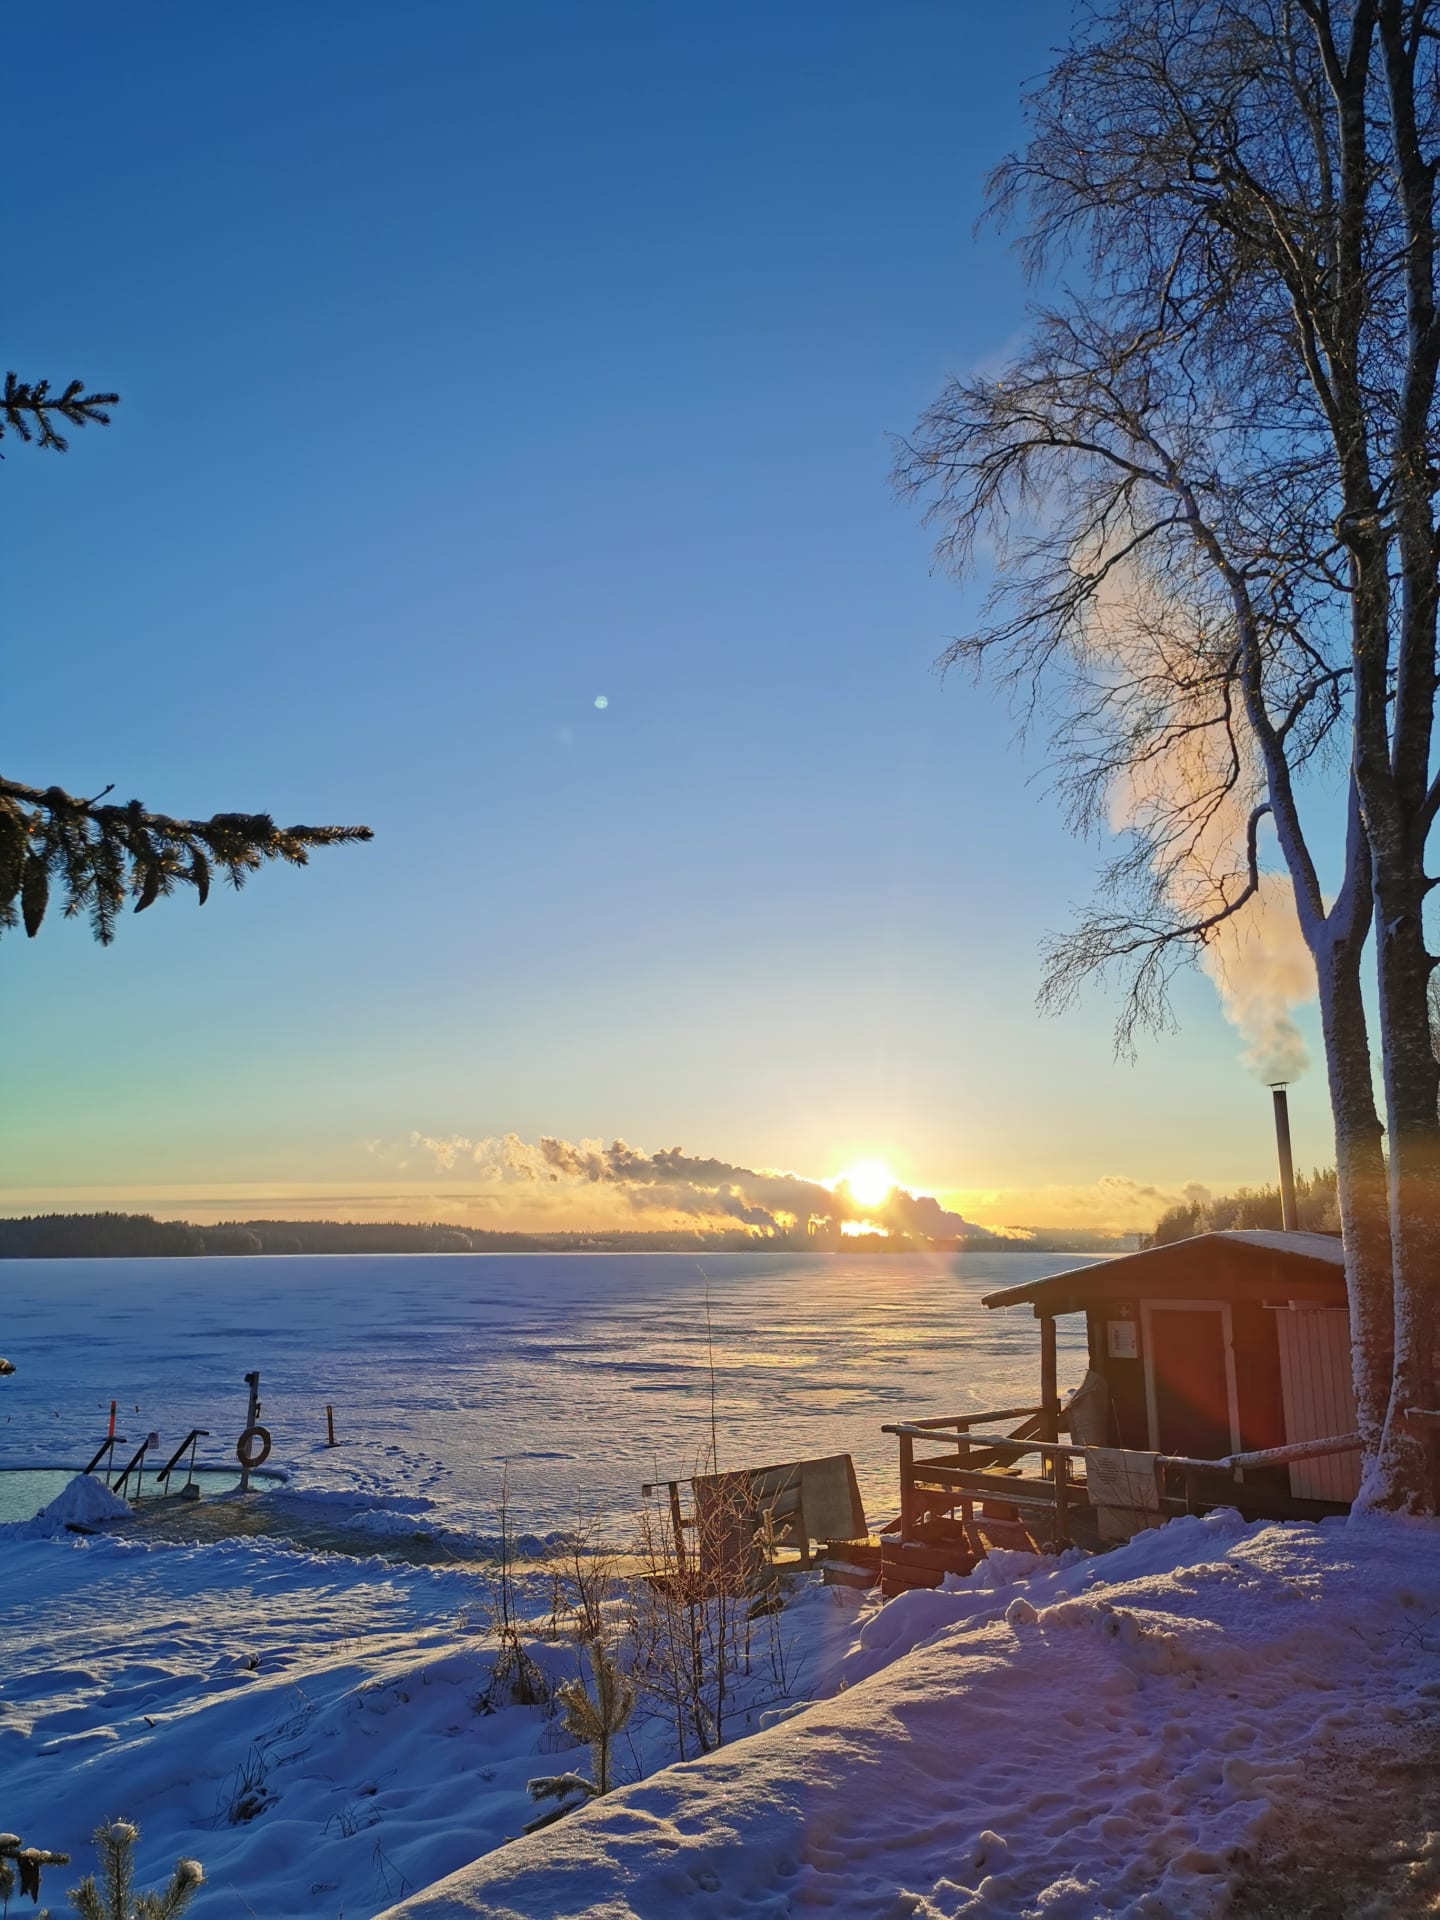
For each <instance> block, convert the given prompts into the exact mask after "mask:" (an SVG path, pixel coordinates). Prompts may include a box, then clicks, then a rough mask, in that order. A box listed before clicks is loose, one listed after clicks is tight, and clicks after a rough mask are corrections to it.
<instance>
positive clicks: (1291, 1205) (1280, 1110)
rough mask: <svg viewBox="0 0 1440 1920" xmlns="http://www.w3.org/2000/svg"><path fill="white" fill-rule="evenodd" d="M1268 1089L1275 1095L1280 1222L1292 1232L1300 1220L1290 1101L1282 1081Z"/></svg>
mask: <svg viewBox="0 0 1440 1920" xmlns="http://www.w3.org/2000/svg"><path fill="white" fill-rule="evenodd" d="M1270 1091H1271V1093H1272V1094H1273V1095H1274V1096H1275V1150H1276V1152H1277V1153H1278V1154H1279V1156H1280V1222H1281V1225H1282V1226H1283V1228H1284V1230H1285V1232H1286V1233H1294V1232H1295V1231H1296V1229H1297V1228H1298V1226H1299V1224H1300V1222H1299V1219H1298V1217H1297V1215H1296V1210H1295V1161H1294V1159H1293V1158H1292V1156H1291V1153H1290V1103H1289V1101H1288V1100H1287V1099H1286V1098H1285V1087H1284V1084H1283V1082H1282V1084H1281V1085H1280V1086H1278V1087H1272V1088H1271V1089H1270Z"/></svg>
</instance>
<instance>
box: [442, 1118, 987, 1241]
mask: <svg viewBox="0 0 1440 1920" xmlns="http://www.w3.org/2000/svg"><path fill="white" fill-rule="evenodd" d="M410 1146H411V1149H412V1150H413V1151H415V1152H418V1153H421V1154H424V1155H425V1156H427V1158H428V1159H429V1160H430V1161H431V1162H432V1163H433V1165H434V1166H435V1167H436V1168H437V1169H438V1170H439V1171H440V1172H442V1173H443V1174H447V1175H456V1174H463V1175H464V1176H466V1177H467V1178H469V1179H471V1180H474V1181H476V1182H477V1183H478V1184H479V1185H480V1186H482V1187H483V1188H485V1189H487V1190H490V1191H493V1192H494V1193H495V1195H496V1200H497V1201H499V1200H501V1199H502V1197H503V1198H504V1199H506V1200H508V1201H509V1202H510V1203H511V1204H516V1203H519V1204H522V1205H523V1204H524V1202H525V1201H527V1200H528V1201H530V1202H532V1203H533V1204H537V1205H540V1206H543V1207H544V1208H545V1211H547V1212H549V1211H552V1210H554V1211H557V1212H558V1211H559V1210H560V1208H561V1206H562V1205H563V1206H564V1210H565V1211H566V1212H567V1213H572V1214H573V1213H574V1212H575V1211H576V1210H577V1206H578V1207H583V1206H584V1205H585V1203H586V1202H587V1200H588V1202H589V1203H590V1204H591V1207H592V1211H593V1212H594V1213H595V1215H596V1219H595V1221H594V1224H595V1225H597V1226H601V1225H603V1226H613V1225H614V1224H615V1216H616V1214H617V1213H620V1214H623V1215H628V1216H631V1223H632V1224H635V1225H640V1224H653V1225H655V1226H660V1225H663V1224H670V1223H674V1222H678V1221H682V1220H683V1221H685V1222H688V1223H690V1224H693V1225H709V1226H732V1227H733V1226H741V1227H745V1228H747V1229H749V1230H750V1231H751V1232H753V1233H755V1234H757V1235H771V1234H779V1233H784V1232H787V1231H791V1230H794V1229H797V1228H798V1229H800V1230H802V1231H803V1229H804V1228H805V1226H806V1224H807V1223H808V1222H809V1221H812V1220H813V1221H817V1222H828V1223H830V1224H832V1225H833V1224H841V1225H843V1224H845V1223H850V1224H852V1225H855V1226H860V1225H871V1226H874V1227H878V1228H881V1229H882V1230H883V1231H885V1232H886V1233H891V1234H901V1233H903V1234H910V1235H913V1236H916V1237H918V1238H924V1239H933V1240H948V1239H953V1238H954V1237H955V1236H956V1235H959V1234H967V1233H979V1232H985V1231H987V1229H985V1228H982V1227H979V1226H977V1225H976V1223H975V1222H974V1221H972V1220H968V1219H966V1218H965V1216H964V1215H963V1214H960V1213H956V1212H954V1211H952V1210H951V1209H950V1208H948V1207H945V1206H943V1205H942V1204H941V1202H940V1201H939V1200H937V1199H936V1198H935V1196H934V1195H933V1194H928V1193H913V1192H911V1191H909V1190H908V1189H906V1188H904V1187H900V1186H895V1187H892V1188H891V1190H890V1192H889V1193H888V1194H887V1195H886V1196H885V1198H884V1199H883V1200H879V1201H877V1202H875V1203H873V1204H870V1205H866V1204H865V1203H863V1202H862V1201H861V1200H860V1199H859V1198H858V1197H857V1196H856V1195H855V1194H853V1193H852V1192H851V1191H850V1189H849V1187H848V1186H847V1185H846V1184H845V1182H844V1181H843V1180H840V1181H838V1182H836V1183H834V1184H833V1185H831V1184H827V1183H826V1182H824V1181H821V1180H815V1179H811V1178H808V1177H807V1176H806V1175H804V1174H798V1173H791V1172H788V1171H786V1170H784V1169H782V1168H764V1167H742V1166H737V1165H736V1164H735V1163H734V1162H732V1161H729V1160H719V1159H714V1158H710V1157H707V1156H704V1155H698V1154H691V1153H687V1152H686V1151H685V1149H684V1148H683V1147H664V1148H661V1149H660V1150H659V1151H658V1152H655V1153H646V1152H644V1151H643V1150H642V1149H640V1148H638V1147H632V1146H631V1145H629V1144H628V1142H626V1141H624V1140H613V1141H611V1142H610V1144H609V1145H608V1146H607V1145H606V1144H605V1143H604V1142H603V1141H600V1140H582V1141H579V1142H574V1141H570V1140H561V1139H558V1138H556V1137H554V1136H553V1135H549V1134H542V1135H541V1137H540V1138H539V1139H538V1140H536V1141H529V1140H522V1139H521V1138H520V1136H519V1135H518V1134H514V1133H506V1134H500V1135H495V1136H491V1137H489V1138H485V1139H479V1140H472V1139H469V1138H468V1137H467V1136H465V1135H463V1134H451V1135H449V1136H448V1137H436V1136H434V1135H430V1134H423V1133H413V1134H412V1135H411V1136H410Z"/></svg>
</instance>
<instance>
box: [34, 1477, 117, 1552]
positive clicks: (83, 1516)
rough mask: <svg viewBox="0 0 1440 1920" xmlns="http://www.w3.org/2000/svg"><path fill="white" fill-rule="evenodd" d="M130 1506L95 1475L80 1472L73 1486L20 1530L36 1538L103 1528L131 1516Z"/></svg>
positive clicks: (67, 1488) (61, 1493)
mask: <svg viewBox="0 0 1440 1920" xmlns="http://www.w3.org/2000/svg"><path fill="white" fill-rule="evenodd" d="M129 1513H130V1503H129V1502H128V1501H127V1500H122V1499H121V1497H120V1495H119V1494H118V1493H112V1492H111V1491H110V1489H109V1487H107V1486H106V1484H105V1482H104V1481H103V1480H97V1479H95V1477H94V1476H93V1475H92V1474H88V1473H77V1474H76V1476H75V1478H74V1479H73V1480H72V1481H71V1482H70V1484H69V1486H67V1487H66V1488H64V1490H63V1491H62V1492H60V1493H57V1494H56V1496H55V1498H54V1499H53V1500H52V1501H51V1502H50V1504H49V1506H48V1507H45V1508H43V1509H42V1510H41V1512H39V1513H37V1514H36V1516H35V1518H34V1519H33V1520H26V1521H24V1522H22V1524H21V1527H20V1529H19V1531H21V1532H23V1533H26V1534H28V1535H30V1536H31V1537H32V1538H33V1537H36V1536H39V1537H46V1536H52V1535H55V1534H59V1533H65V1532H67V1531H68V1530H69V1529H70V1528H73V1527H92V1528H93V1527H103V1526H104V1525H105V1523H106V1522H107V1521H109V1520H121V1519H125V1518H127V1517H128V1516H129Z"/></svg>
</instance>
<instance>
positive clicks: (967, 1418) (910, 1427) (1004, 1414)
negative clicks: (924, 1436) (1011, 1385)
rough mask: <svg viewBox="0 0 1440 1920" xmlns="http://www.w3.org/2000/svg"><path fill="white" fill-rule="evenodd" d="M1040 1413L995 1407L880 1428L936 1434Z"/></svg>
mask: <svg viewBox="0 0 1440 1920" xmlns="http://www.w3.org/2000/svg"><path fill="white" fill-rule="evenodd" d="M1040 1411H1041V1409H1040V1408H1039V1407H997V1408H995V1409H993V1410H991V1411H989V1412H986V1413H962V1414H946V1415H945V1416H944V1417H943V1418H942V1419H939V1420H903V1421H897V1422H895V1423H894V1424H893V1425H891V1426H888V1427H881V1429H880V1431H881V1432H882V1433H906V1432H909V1433H917V1434H920V1433H937V1432H940V1431H941V1430H943V1429H944V1428H945V1427H958V1428H959V1429H961V1430H962V1431H964V1430H966V1429H968V1428H970V1427H973V1426H974V1425H975V1424H976V1422H977V1421H980V1420H1025V1419H1028V1418H1029V1417H1030V1416H1032V1415H1034V1414H1037V1413H1039V1412H1040Z"/></svg>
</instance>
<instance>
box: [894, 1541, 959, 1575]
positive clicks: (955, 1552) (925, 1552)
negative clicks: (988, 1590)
mask: <svg viewBox="0 0 1440 1920" xmlns="http://www.w3.org/2000/svg"><path fill="white" fill-rule="evenodd" d="M978 1558H979V1555H978V1554H977V1553H976V1552H975V1551H974V1549H973V1548H971V1547H962V1546H953V1547H942V1546H930V1545H928V1544H927V1543H926V1542H925V1541H923V1540H906V1541H905V1542H904V1543H903V1544H902V1545H900V1546H897V1547H894V1548H889V1547H887V1548H886V1550H885V1553H884V1556H883V1558H882V1559H881V1561H880V1571H881V1572H882V1573H886V1572H888V1571H889V1570H890V1569H891V1568H892V1567H897V1566H899V1567H938V1568H939V1569H940V1571H941V1572H942V1573H969V1571H970V1569H971V1568H972V1567H973V1566H974V1565H975V1563H976V1561H977V1560H978Z"/></svg>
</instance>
